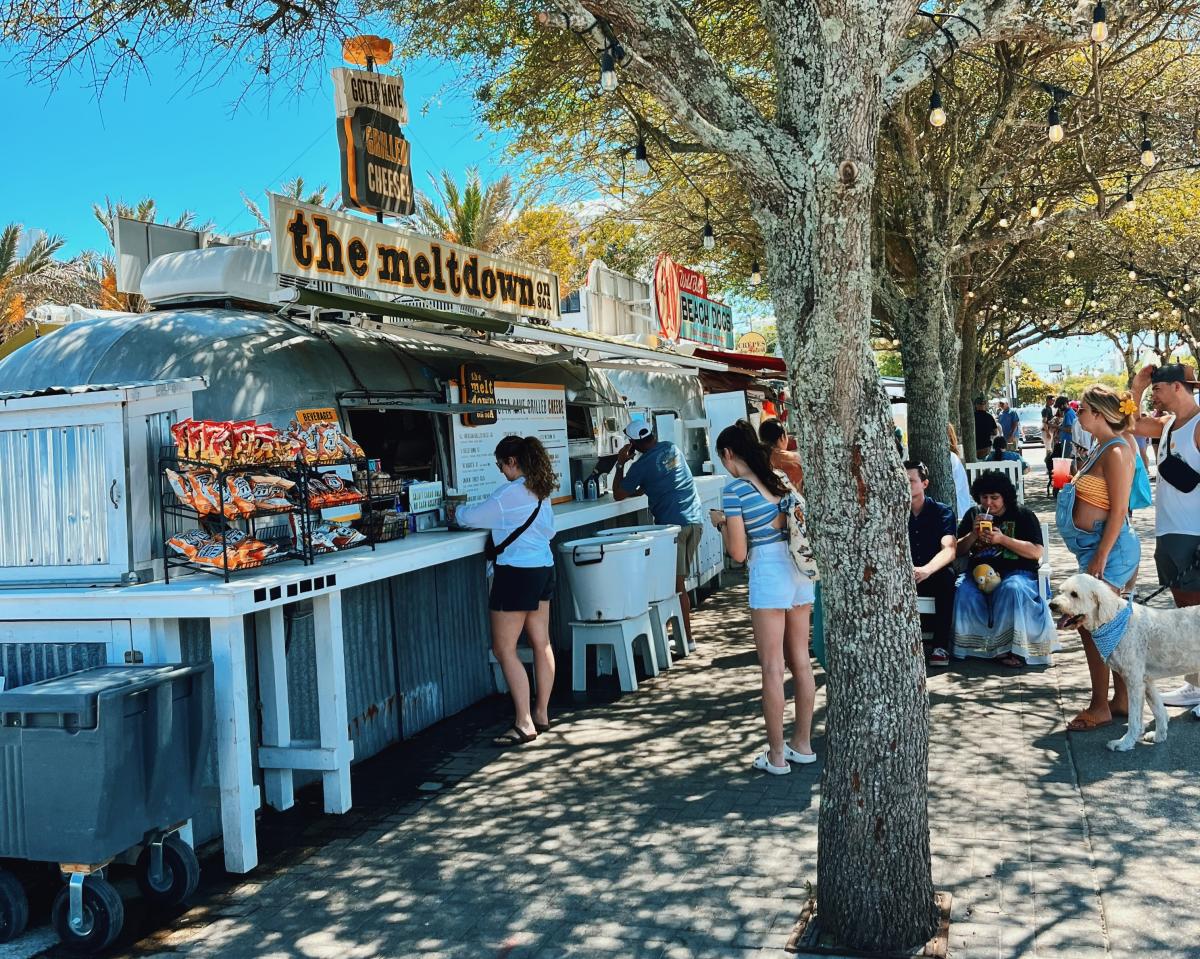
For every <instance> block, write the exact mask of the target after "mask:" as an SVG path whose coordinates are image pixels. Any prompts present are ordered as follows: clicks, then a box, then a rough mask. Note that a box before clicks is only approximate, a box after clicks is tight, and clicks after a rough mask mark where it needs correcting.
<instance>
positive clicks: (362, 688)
mask: <svg viewBox="0 0 1200 959" xmlns="http://www.w3.org/2000/svg"><path fill="white" fill-rule="evenodd" d="M342 640H343V642H344V643H345V648H346V699H347V710H348V715H349V720H350V738H351V739H352V740H353V741H354V758H355V759H366V758H367V757H368V756H374V755H375V754H376V753H377V752H380V751H381V750H383V749H385V748H386V747H387V746H389V745H390V744H392V743H394V742H396V741H397V740H398V739H399V738H400V704H399V698H400V697H399V696H398V694H397V688H396V646H395V642H394V641H393V631H392V603H391V586H390V584H389V583H388V581H387V580H381V581H379V582H375V583H367V584H365V585H363V586H356V587H354V588H353V589H347V590H343V591H342Z"/></svg>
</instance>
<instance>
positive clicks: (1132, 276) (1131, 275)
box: [1129, 270, 1137, 283]
mask: <svg viewBox="0 0 1200 959" xmlns="http://www.w3.org/2000/svg"><path fill="white" fill-rule="evenodd" d="M1129 279H1131V280H1133V281H1134V282H1135V283H1136V282H1137V270H1130V271H1129Z"/></svg>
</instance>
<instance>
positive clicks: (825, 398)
mask: <svg viewBox="0 0 1200 959" xmlns="http://www.w3.org/2000/svg"><path fill="white" fill-rule="evenodd" d="M860 46H861V49H860V48H859V47H860ZM869 47H870V42H869V38H868V37H867V33H866V31H865V30H863V31H859V30H857V29H854V28H851V27H849V26H847V27H846V28H845V30H844V31H843V33H842V34H841V37H840V43H839V44H838V50H837V55H833V54H831V55H829V56H827V58H826V64H827V65H832V66H829V69H830V70H831V71H833V72H836V73H837V75H836V76H826V77H825V78H824V82H823V84H822V85H821V88H820V92H819V94H817V95H819V97H820V99H819V103H820V107H819V120H820V123H819V127H818V128H819V129H821V130H823V131H824V135H823V137H822V138H821V139H820V140H818V141H816V142H814V143H813V146H812V149H813V154H812V156H811V157H809V158H807V162H803V163H797V164H796V167H795V168H794V169H793V170H789V171H788V173H787V175H788V176H789V177H790V178H792V185H791V186H790V187H789V188H786V189H782V190H772V189H771V188H770V186H769V185H766V184H761V183H753V182H748V183H747V184H746V188H747V191H748V193H749V194H750V196H751V198H752V204H753V207H754V215H755V217H756V218H757V220H758V223H759V225H760V228H761V229H762V235H763V238H764V243H765V247H766V253H767V260H768V264H769V269H770V276H771V278H772V280H771V292H772V297H773V300H774V304H775V311H776V316H777V317H778V321H779V332H780V338H781V341H782V345H783V351H784V356H785V357H786V359H787V363H788V369H789V371H792V373H791V385H792V395H793V402H794V404H795V405H796V406H797V407H798V413H799V416H798V417H797V423H798V426H799V429H798V434H799V436H798V439H799V442H800V446H801V451H802V455H803V458H804V483H805V492H806V494H807V496H808V501H809V517H810V518H809V523H810V525H809V529H810V532H811V534H812V539H813V545H814V548H815V550H816V554H817V559H818V562H819V563H820V565H821V571H822V601H823V603H824V612H825V622H826V624H827V625H826V642H827V647H826V648H827V651H828V653H827V655H828V669H829V683H828V686H827V695H828V708H827V720H826V748H825V753H824V762H825V766H824V770H823V775H822V787H821V808H820V826H819V832H818V835H819V852H818V899H819V905H818V911H819V915H820V920H821V926H822V929H823V930H825V931H827V932H830V933H832V934H833V936H834V938H835V939H836V940H837V942H838V943H839V945H843V946H847V947H851V948H857V949H865V950H886V949H898V948H906V947H910V946H915V945H918V944H922V943H924V942H925V941H927V940H928V939H929V937H930V936H931V935H932V934H933V932H934V930H935V929H936V922H937V916H936V908H935V905H934V899H933V881H932V876H931V871H930V857H929V823H928V818H927V812H926V804H925V796H926V784H927V768H928V743H929V713H928V707H929V704H928V696H927V694H926V689H925V666H924V658H923V655H922V646H921V637H920V634H919V626H918V620H917V617H916V616H915V615H914V614H913V611H914V610H915V606H916V596H915V587H914V582H913V577H912V569H911V566H910V562H909V549H908V537H907V515H908V502H909V497H908V489H907V485H906V483H905V482H904V475H903V473H902V471H901V469H900V464H899V460H898V457H897V454H896V450H895V446H894V445H893V442H892V431H893V427H892V417H891V409H890V404H889V403H888V401H887V398H886V397H885V395H884V393H883V390H882V389H881V388H880V385H879V376H878V373H877V371H876V367H875V362H874V359H873V357H872V355H871V352H870V350H869V349H868V344H869V335H870V327H869V322H870V316H871V289H872V279H871V261H870V222H871V218H870V202H871V192H872V188H873V185H874V177H875V143H876V136H877V130H878V123H879V114H880V110H881V100H880V96H879V84H880V80H879V77H878V63H877V62H874V59H873V58H874V57H875V54H873V53H871V52H870V50H869V49H868V48H869ZM853 71H856V72H853ZM833 277H836V278H837V280H836V282H830V280H831V278H833ZM797 370H803V371H804V375H803V376H799V375H796V372H795V371H797Z"/></svg>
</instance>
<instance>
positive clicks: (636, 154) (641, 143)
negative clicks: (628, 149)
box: [633, 136, 650, 176]
mask: <svg viewBox="0 0 1200 959" xmlns="http://www.w3.org/2000/svg"><path fill="white" fill-rule="evenodd" d="M633 172H634V173H636V174H637V175H638V176H645V175H646V174H647V173H649V172H650V161H649V160H647V159H646V138H645V137H643V136H639V137H638V142H637V146H635V147H634V148H633Z"/></svg>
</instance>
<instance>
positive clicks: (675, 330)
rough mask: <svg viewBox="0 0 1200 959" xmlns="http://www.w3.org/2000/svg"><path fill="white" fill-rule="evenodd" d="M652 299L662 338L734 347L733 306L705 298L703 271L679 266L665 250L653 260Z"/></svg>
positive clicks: (706, 296)
mask: <svg viewBox="0 0 1200 959" xmlns="http://www.w3.org/2000/svg"><path fill="white" fill-rule="evenodd" d="M654 303H655V306H656V307H657V309H658V321H659V332H660V333H661V335H662V337H663V338H664V339H667V340H692V341H693V342H696V343H703V344H705V345H706V346H716V347H720V348H721V349H725V350H732V349H733V344H734V337H733V310H731V309H730V308H729V307H728V306H726V305H725V304H724V303H718V302H717V301H716V300H710V299H709V298H708V280H707V278H706V277H705V276H704V274H702V273H697V272H696V271H695V270H689V269H688V268H687V267H683V266H679V265H678V264H677V263H676V262H675V261H674V260H672V259H671V257H670V256H668V255H667V254H666V253H660V254H659V256H658V259H657V260H656V261H655V263H654Z"/></svg>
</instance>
